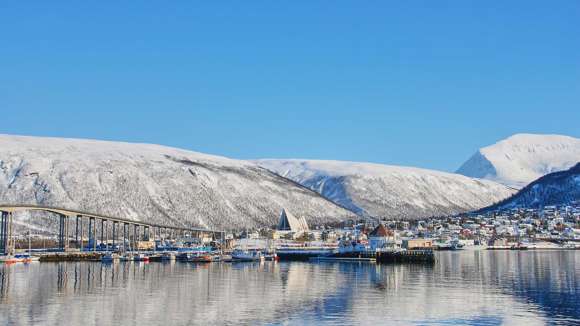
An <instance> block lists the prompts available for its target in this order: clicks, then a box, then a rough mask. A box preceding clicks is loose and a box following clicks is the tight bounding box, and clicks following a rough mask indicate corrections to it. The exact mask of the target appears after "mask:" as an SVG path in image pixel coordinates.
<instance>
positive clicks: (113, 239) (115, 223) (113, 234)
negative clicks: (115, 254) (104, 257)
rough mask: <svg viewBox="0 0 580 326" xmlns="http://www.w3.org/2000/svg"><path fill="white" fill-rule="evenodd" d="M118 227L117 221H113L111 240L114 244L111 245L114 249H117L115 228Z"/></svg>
mask: <svg viewBox="0 0 580 326" xmlns="http://www.w3.org/2000/svg"><path fill="white" fill-rule="evenodd" d="M116 228H117V222H113V230H112V231H111V237H112V239H111V240H112V243H113V244H112V246H111V248H112V251H115V236H116V233H115V229H116Z"/></svg>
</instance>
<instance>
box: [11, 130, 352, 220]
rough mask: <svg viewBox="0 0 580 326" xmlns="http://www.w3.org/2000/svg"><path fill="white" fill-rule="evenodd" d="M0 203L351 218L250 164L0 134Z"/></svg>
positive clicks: (197, 215) (127, 213)
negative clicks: (291, 213)
mask: <svg viewBox="0 0 580 326" xmlns="http://www.w3.org/2000/svg"><path fill="white" fill-rule="evenodd" d="M0 204H40V205H45V206H56V207H64V208H69V209H79V210H83V211H88V212H93V213H100V214H106V215H111V216H119V217H124V218H131V219H135V220H141V221H149V222H155V223H162V224H173V225H195V226H207V227H216V228H227V229H232V228H245V227H253V226H270V225H274V224H276V222H277V219H278V216H279V214H280V210H281V209H282V208H287V209H288V210H290V211H291V212H293V213H294V214H295V215H296V216H299V217H305V218H306V220H307V221H308V222H309V223H311V224H319V223H325V222H336V221H341V220H343V219H345V218H351V217H353V216H354V214H353V213H352V212H350V211H348V210H346V209H344V208H342V207H339V206H337V205H336V204H334V203H332V202H330V201H328V200H327V199H325V198H323V197H321V196H320V195H319V194H317V193H316V192H313V191H311V190H309V189H307V188H305V187H302V186H300V185H298V184H296V183H294V182H293V181H290V180H288V179H285V178H282V177H280V176H278V175H276V174H274V173H271V172H270V171H268V170H266V169H264V168H261V167H259V166H257V165H255V164H253V163H251V162H246V161H239V160H232V159H227V158H224V157H218V156H211V155H206V154H202V153H196V152H191V151H185V150H180V149H176V148H170V147H164V146H159V145H149V144H132V143H121V142H106V141H95V140H80V139H62V138H40V137H24V136H9V135H0Z"/></svg>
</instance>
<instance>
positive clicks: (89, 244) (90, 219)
mask: <svg viewBox="0 0 580 326" xmlns="http://www.w3.org/2000/svg"><path fill="white" fill-rule="evenodd" d="M93 220H94V218H92V217H89V229H88V236H89V243H88V247H89V249H90V248H91V247H92V245H93V242H94V239H93ZM91 241H93V242H91Z"/></svg>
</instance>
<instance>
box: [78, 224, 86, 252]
mask: <svg viewBox="0 0 580 326" xmlns="http://www.w3.org/2000/svg"><path fill="white" fill-rule="evenodd" d="M77 221H78V223H79V224H78V225H79V233H78V234H79V235H80V238H79V241H80V242H79V243H78V245H79V248H80V250H81V252H82V251H83V250H85V249H84V242H85V241H84V238H83V236H84V234H83V217H82V216H81V215H77Z"/></svg>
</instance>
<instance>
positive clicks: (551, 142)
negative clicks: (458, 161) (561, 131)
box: [456, 134, 580, 189]
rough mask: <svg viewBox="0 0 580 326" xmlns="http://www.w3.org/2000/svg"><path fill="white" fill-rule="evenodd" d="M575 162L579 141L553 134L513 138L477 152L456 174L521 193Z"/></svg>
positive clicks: (523, 135)
mask: <svg viewBox="0 0 580 326" xmlns="http://www.w3.org/2000/svg"><path fill="white" fill-rule="evenodd" d="M578 161H580V139H577V138H574V137H570V136H563V135H554V134H549V135H540V134H515V135H512V136H510V137H508V138H506V139H503V140H500V141H498V142H496V143H495V144H492V145H489V146H485V147H482V148H480V149H479V150H477V151H476V152H475V154H473V155H472V156H471V157H470V158H469V159H468V160H467V161H466V162H465V163H463V164H462V165H461V166H460V167H459V169H458V170H457V171H456V173H459V174H462V175H465V176H468V177H474V178H482V179H487V180H492V181H496V182H499V183H502V184H505V185H508V186H512V187H515V188H518V189H521V188H523V187H524V186H525V185H527V184H528V183H530V182H532V181H534V180H536V179H538V178H539V177H541V176H543V175H546V174H548V173H552V172H556V171H562V170H566V169H568V168H570V167H572V166H573V165H574V164H575V163H576V162H578Z"/></svg>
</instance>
